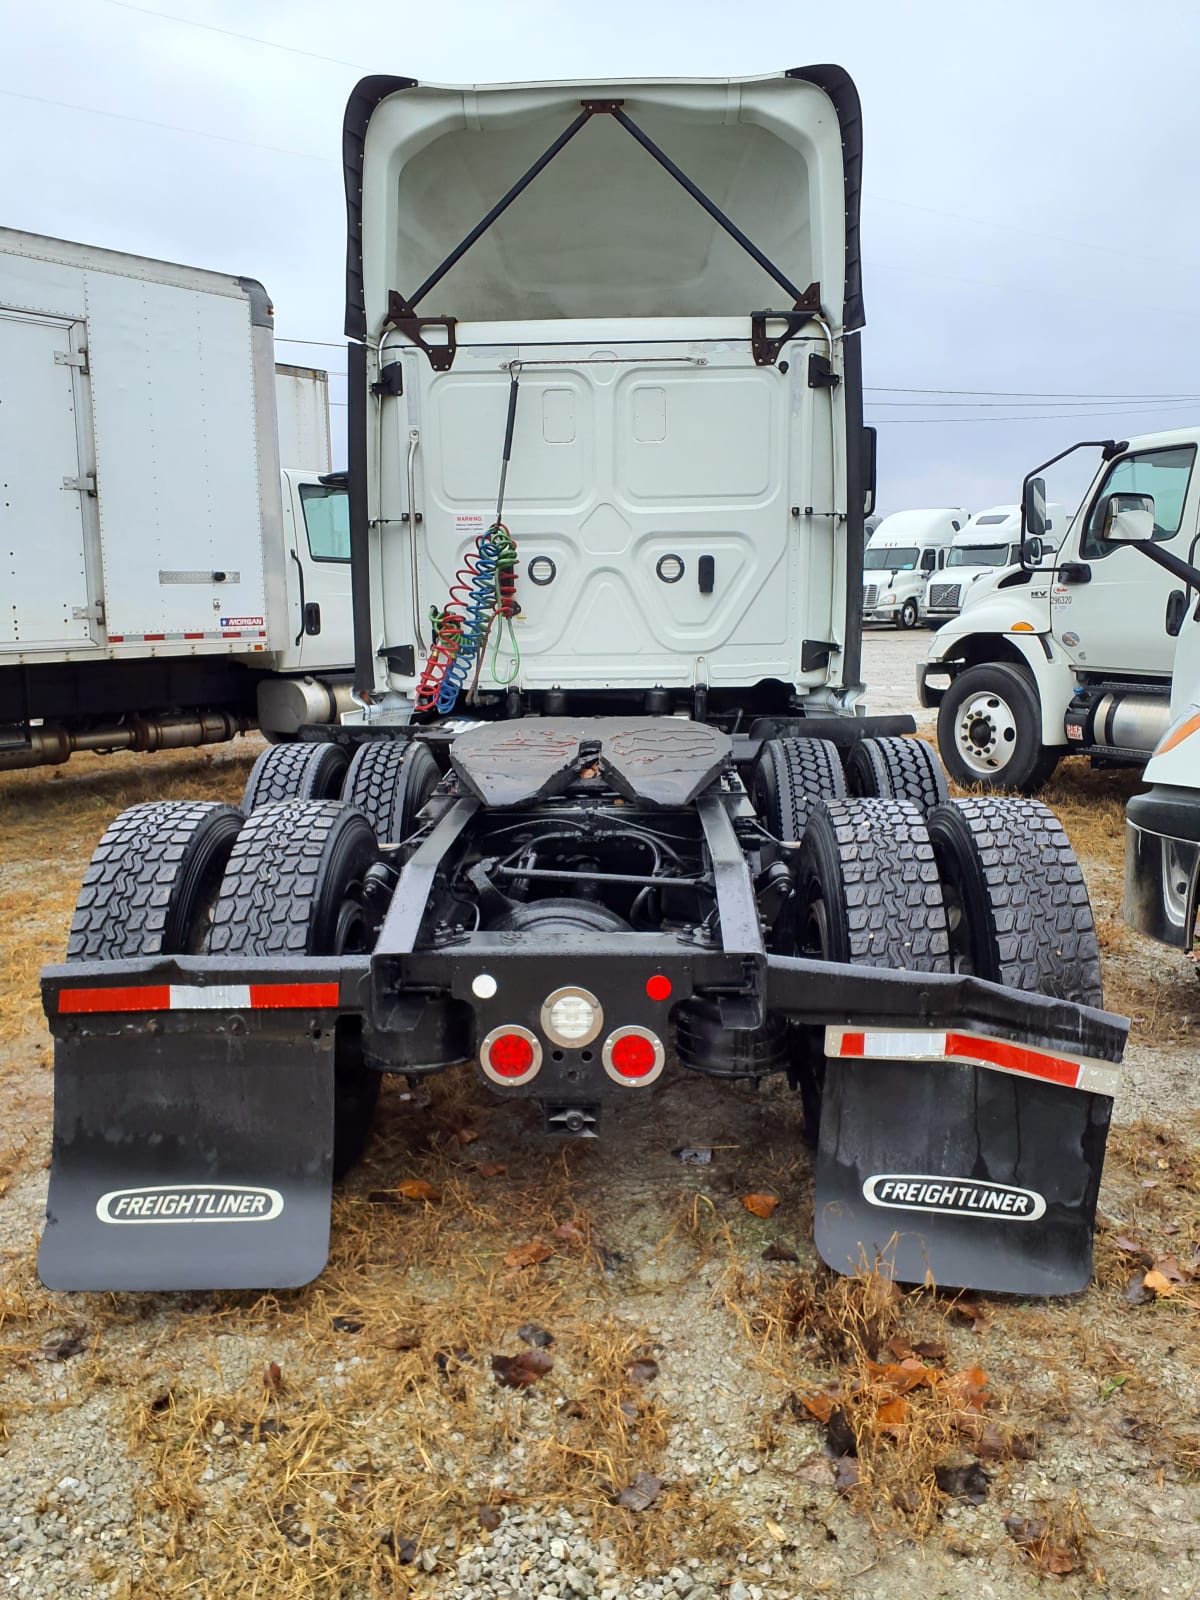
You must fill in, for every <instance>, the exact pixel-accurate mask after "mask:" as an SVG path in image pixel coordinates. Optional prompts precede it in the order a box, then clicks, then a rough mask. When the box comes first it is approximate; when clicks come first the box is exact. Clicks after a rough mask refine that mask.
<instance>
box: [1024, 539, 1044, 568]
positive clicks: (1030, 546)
mask: <svg viewBox="0 0 1200 1600" xmlns="http://www.w3.org/2000/svg"><path fill="white" fill-rule="evenodd" d="M1041 559H1042V541H1041V540H1040V539H1037V538H1034V539H1024V540H1022V542H1021V565H1022V566H1023V567H1036V566H1037V564H1038V562H1039V561H1040V560H1041Z"/></svg>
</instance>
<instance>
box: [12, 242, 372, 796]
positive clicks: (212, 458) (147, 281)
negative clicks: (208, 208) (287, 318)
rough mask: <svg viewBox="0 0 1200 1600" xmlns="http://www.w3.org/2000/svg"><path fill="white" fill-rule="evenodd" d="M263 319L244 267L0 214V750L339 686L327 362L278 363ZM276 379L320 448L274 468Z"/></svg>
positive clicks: (122, 730) (159, 739)
mask: <svg viewBox="0 0 1200 1600" xmlns="http://www.w3.org/2000/svg"><path fill="white" fill-rule="evenodd" d="M272 322H273V312H272V307H271V303H270V300H269V299H268V296H267V293H266V291H265V290H264V289H263V287H262V285H261V284H259V283H256V282H254V281H253V280H251V279H248V278H238V277H227V276H225V275H223V274H220V273H215V272H205V271H200V270H198V269H196V268H192V267H180V266H173V265H170V264H168V263H165V262H161V261H150V260H146V259H143V258H142V257H138V256H130V255H124V254H120V253H117V252H114V251H109V250H98V249H91V248H89V247H87V246H85V245H80V244H73V243H68V242H66V241H63V240H59V239H47V238H43V237H40V236H38V235H35V234H29V233H19V232H15V231H13V230H11V229H0V769H4V768H9V767H27V766H38V765H41V764H43V763H49V762H60V761H65V760H66V759H67V757H68V756H69V755H70V754H71V752H72V751H73V750H78V749H91V750H117V749H133V750H155V749H161V748H166V747H177V746H183V745H197V744H207V743H211V742H214V741H217V740H221V739H227V738H230V737H232V736H233V735H235V734H236V733H238V732H240V731H243V730H244V729H246V728H248V727H251V726H253V725H254V723H255V722H256V721H259V720H260V717H261V721H262V724H263V727H264V730H265V731H267V732H269V733H271V732H274V733H275V734H277V735H286V734H287V733H289V732H290V731H291V730H292V729H293V728H294V727H295V726H296V725H297V723H298V722H300V721H308V720H311V719H312V717H313V716H314V715H318V716H320V715H324V716H332V715H335V714H336V712H337V710H338V708H339V707H342V706H345V705H347V704H349V703H350V701H349V686H348V681H347V675H346V672H345V670H342V671H341V672H340V673H339V672H338V670H337V669H338V668H342V669H344V668H345V667H346V665H347V664H348V663H349V662H350V661H351V659H352V648H351V637H352V629H351V622H350V581H349V524H348V518H347V513H346V490H345V485H344V482H341V481H338V480H336V479H330V480H328V481H324V482H323V481H320V478H319V476H318V475H319V474H320V473H321V471H322V469H327V468H328V465H329V456H328V422H327V421H326V422H325V423H324V425H323V432H322V425H321V422H320V409H321V408H322V407H323V406H324V403H325V380H324V375H323V374H321V375H320V377H319V378H312V377H311V376H310V377H309V378H308V379H302V378H301V377H300V376H299V375H298V369H295V368H292V369H286V368H285V369H284V371H283V373H282V374H281V375H280V376H278V377H277V374H276V369H275V356H274V334H273V328H272ZM277 384H278V385H280V387H281V388H282V389H283V392H284V394H285V397H286V398H287V399H288V401H289V404H290V411H291V413H292V415H291V419H290V422H289V446H290V447H291V448H295V449H305V450H307V449H309V448H310V447H311V448H312V449H313V450H315V451H317V452H318V459H315V460H308V461H300V460H289V461H287V462H286V463H285V465H284V467H283V469H282V470H281V466H280V444H279V441H278V438H277V430H276V395H277ZM301 422H303V427H302V426H301V425H300V424H301ZM291 448H289V454H290V453H291Z"/></svg>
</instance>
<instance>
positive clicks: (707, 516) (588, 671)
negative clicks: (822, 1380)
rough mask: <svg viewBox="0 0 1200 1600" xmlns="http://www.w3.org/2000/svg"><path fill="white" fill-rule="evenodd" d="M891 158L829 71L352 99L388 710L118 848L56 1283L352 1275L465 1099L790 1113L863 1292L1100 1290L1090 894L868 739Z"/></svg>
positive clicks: (819, 1217)
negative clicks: (867, 412)
mask: <svg viewBox="0 0 1200 1600" xmlns="http://www.w3.org/2000/svg"><path fill="white" fill-rule="evenodd" d="M861 129H862V119H861V112H860V109H859V104H858V97H857V94H856V92H855V89H854V86H853V84H852V82H851V81H850V79H849V77H848V76H847V75H846V73H845V72H843V71H842V70H841V69H840V68H837V67H830V66H815V67H802V68H797V69H794V70H792V71H788V72H785V73H777V74H773V75H770V76H765V77H758V78H744V79H732V80H704V79H700V80H697V79H672V80H669V81H666V82H653V81H649V82H648V81H632V82H620V83H595V82H580V83H569V82H568V83H550V84H546V83H543V84H506V85H493V86H480V85H473V86H470V87H464V88H451V87H445V86H439V85H425V84H419V83H417V82H415V81H414V80H413V79H411V78H399V77H383V76H376V77H370V78H367V79H365V80H364V81H363V82H362V83H360V84H359V85H358V87H357V88H356V89H355V91H354V93H353V94H352V96H351V99H350V102H349V105H348V107H347V111H346V119H345V127H344V136H343V153H344V159H345V184H346V208H347V279H346V331H347V335H348V338H349V340H350V344H349V347H348V358H349V391H348V393H349V416H348V440H349V473H348V482H349V509H350V543H351V550H352V574H353V581H354V633H355V691H356V695H357V698H358V702H359V704H357V705H356V707H355V709H354V710H353V711H352V712H348V713H345V714H344V715H343V716H342V718H341V719H340V721H339V722H338V723H336V724H332V725H331V724H329V723H321V722H314V724H313V725H311V726H309V727H306V728H304V729H302V730H301V732H302V735H303V739H304V741H305V742H300V743H296V744H289V745H282V746H277V747H273V748H271V749H268V750H266V751H264V753H263V755H262V756H261V757H260V758H259V761H258V762H257V763H256V765H255V768H254V770H253V772H252V773H251V774H250V778H249V781H248V784H247V788H246V792H245V794H244V796H243V801H242V805H241V807H240V808H234V807H231V806H223V805H215V804H214V805H197V804H192V803H189V802H186V801H181V802H169V803H163V804H160V805H149V806H140V807H133V808H131V809H130V810H129V811H126V812H124V813H122V815H121V816H120V817H118V818H117V819H116V820H115V821H114V822H113V824H112V825H111V826H110V828H109V829H108V831H107V833H106V835H105V837H104V839H103V840H102V841H101V843H100V845H99V846H98V848H97V851H96V854H95V856H94V857H93V860H92V863H91V865H90V866H89V868H88V870H87V874H86V875H85V879H84V883H83V885H82V888H81V892H80V896H79V902H78V906H77V909H76V914H75V918H74V921H73V923H72V930H71V935H70V942H69V946H68V959H67V961H66V962H65V963H64V964H63V965H61V966H57V967H53V968H50V969H48V970H47V971H46V972H45V973H44V975H43V1000H44V1004H45V1008H46V1013H47V1017H48V1019H49V1024H50V1027H51V1030H52V1032H53V1033H54V1036H55V1134H54V1147H53V1157H52V1164H51V1174H50V1189H49V1198H48V1202H47V1223H46V1229H45V1232H44V1234H43V1238H42V1244H41V1251H40V1256H39V1270H40V1272H41V1274H42V1277H43V1279H44V1280H45V1281H46V1282H47V1283H48V1284H50V1285H52V1286H54V1287H58V1288H65V1289H84V1288H102V1289H109V1290H112V1289H163V1288H197V1287H201V1286H203V1287H217V1286H219V1287H235V1286H238V1287H252V1286H253V1287H260V1288H262V1287H272V1286H283V1285H295V1284H298V1283H301V1282H304V1281H306V1280H307V1279H309V1278H312V1277H313V1276H315V1275H316V1274H317V1273H319V1272H320V1271H321V1269H322V1266H323V1264H324V1261H325V1257H326V1252H327V1248H328V1239H329V1215H330V1187H331V1183H332V1180H333V1177H334V1174H335V1173H340V1172H342V1171H344V1170H346V1169H347V1168H348V1167H349V1166H350V1165H351V1164H352V1163H353V1162H354V1161H355V1160H356V1159H357V1157H358V1155H359V1153H360V1151H361V1150H362V1147H363V1144H364V1141H365V1140H366V1138H367V1136H368V1132H369V1128H370V1120H371V1114H372V1110H373V1107H374V1103H375V1099H376V1095H377V1092H378V1088H379V1081H380V1075H381V1074H382V1073H385V1072H392V1073H399V1074H402V1075H405V1076H407V1077H408V1078H409V1079H410V1080H416V1079H419V1078H422V1077H426V1076H429V1075H430V1074H433V1073H435V1072H441V1071H448V1070H473V1071H476V1072H478V1074H479V1078H480V1081H481V1083H482V1084H484V1085H485V1086H486V1087H487V1088H489V1089H490V1090H492V1091H493V1092H494V1093H495V1094H496V1095H497V1096H498V1097H500V1098H503V1099H509V1100H513V1099H518V1100H520V1099H525V1100H532V1101H533V1102H534V1103H535V1104H536V1105H537V1106H538V1108H539V1110H540V1113H541V1117H542V1120H543V1126H544V1128H545V1131H546V1132H547V1133H548V1134H553V1135H557V1136H561V1137H569V1138H594V1137H597V1136H603V1134H604V1118H605V1115H606V1108H608V1107H611V1106H612V1105H613V1103H614V1102H618V1103H619V1102H621V1101H625V1102H627V1103H628V1102H631V1101H632V1103H634V1104H637V1103H638V1102H640V1103H641V1105H642V1107H643V1111H644V1114H645V1115H646V1116H659V1117H661V1116H662V1115H664V1109H663V1104H662V1102H661V1101H660V1102H656V1098H655V1096H656V1085H658V1084H659V1083H660V1082H661V1081H662V1080H663V1079H664V1078H665V1077H666V1076H667V1075H670V1076H671V1077H674V1078H675V1079H676V1080H677V1081H678V1079H679V1078H680V1076H685V1075H688V1074H691V1075H694V1076H695V1077H697V1078H699V1077H705V1078H708V1079H709V1080H710V1081H712V1082H714V1083H716V1084H725V1085H727V1086H728V1085H731V1084H733V1083H735V1082H737V1081H739V1080H740V1081H743V1082H748V1083H753V1082H758V1081H760V1080H762V1079H764V1078H767V1077H769V1076H772V1075H776V1074H782V1075H784V1076H786V1077H787V1079H788V1080H789V1082H790V1083H791V1084H792V1085H793V1086H794V1087H796V1088H797V1089H798V1090H799V1093H800V1096H801V1099H802V1104H803V1109H804V1117H805V1122H806V1124H807V1130H808V1134H809V1137H810V1138H811V1139H812V1140H813V1142H814V1143H815V1144H817V1147H818V1150H817V1158H816V1197H815V1202H814V1213H815V1232H816V1239H817V1245H818V1248H819V1249H820V1251H821V1253H822V1255H823V1256H824V1258H825V1259H826V1260H827V1261H828V1262H829V1263H830V1264H831V1265H832V1266H834V1267H835V1268H836V1269H837V1270H839V1271H842V1272H856V1271H858V1270H860V1268H861V1266H862V1263H863V1262H864V1261H865V1262H868V1263H875V1262H878V1263H879V1265H880V1267H881V1269H882V1270H884V1271H890V1272H891V1273H893V1274H894V1275H895V1276H896V1277H897V1278H900V1279H903V1280H905V1281H916V1282H925V1281H928V1280H929V1279H930V1278H932V1279H933V1280H935V1281H936V1282H938V1283H939V1284H954V1285H970V1286H974V1287H979V1288H988V1289H997V1290H1011V1291H1014V1292H1018V1293H1023V1294H1026V1293H1054V1294H1059V1293H1064V1292H1068V1291H1069V1290H1071V1289H1076V1288H1080V1287H1082V1286H1083V1284H1084V1283H1085V1282H1086V1281H1087V1278H1088V1275H1089V1271H1090V1259H1091V1238H1092V1227H1093V1220H1094V1214H1095V1205H1096V1196H1097V1192H1098V1185H1099V1181H1100V1174H1101V1168H1102V1164H1103V1154H1104V1142H1105V1131H1106V1128H1107V1124H1108V1119H1109V1114H1110V1111H1111V1105H1112V1100H1111V1096H1112V1093H1113V1089H1114V1086H1115V1083H1116V1079H1117V1071H1118V1064H1119V1061H1120V1058H1121V1053H1122V1047H1123V1040H1124V1035H1125V1026H1126V1025H1125V1024H1124V1022H1123V1021H1122V1020H1121V1019H1118V1018H1115V1017H1112V1016H1110V1015H1108V1014H1107V1013H1105V1012H1102V1011H1101V1010H1099V1009H1098V1007H1099V1005H1100V1002H1101V989H1100V965H1099V950H1098V946H1097V942H1096V935H1095V929H1094V927H1093V924H1092V917H1091V911H1090V908H1089V906H1088V900H1087V893H1086V890H1085V888H1084V885H1083V881H1082V878H1081V876H1080V872H1079V868H1078V864H1077V863H1076V862H1075V859H1074V857H1073V855H1072V853H1071V849H1070V845H1069V843H1068V842H1067V839H1066V836H1065V834H1064V832H1063V830H1062V827H1061V825H1060V824H1059V823H1058V822H1057V821H1056V819H1055V818H1054V817H1053V816H1052V815H1051V813H1050V812H1049V811H1047V810H1046V808H1045V807H1044V806H1041V805H1039V804H1038V803H1037V802H1033V801H1021V802H1016V803H1014V802H1011V801H1008V800H1003V799H997V798H995V797H986V798H983V799H979V798H974V799H969V800H963V801H951V800H949V799H948V796H947V790H946V783H945V778H944V775H943V773H942V770H941V768H940V766H939V765H938V763H937V760H936V756H935V754H934V752H933V751H932V749H931V748H930V747H929V746H928V745H926V744H923V743H922V742H921V741H919V740H917V739H915V738H909V737H906V736H900V735H899V727H900V726H903V727H906V728H907V729H909V730H911V729H912V722H911V719H903V721H902V722H900V723H898V722H897V721H895V720H893V721H890V722H889V721H888V720H887V719H879V718H876V719H872V718H868V717H866V716H865V715H863V714H862V685H861V681H860V671H859V666H860V652H859V646H860V627H861V603H862V551H863V542H862V530H863V518H864V513H865V512H866V511H867V510H868V509H869V507H870V503H871V498H872V463H873V449H872V444H873V440H872V436H871V435H870V434H869V433H868V432H867V431H866V430H864V428H863V423H862V386H861V370H862V369H861V356H860V349H859V338H860V333H859V330H860V329H861V327H862V325H863V306H862V296H861V284H860V263H859V253H858V238H859V233H858V213H859V185H860V170H861ZM564 240H566V241H569V242H570V247H569V248H562V247H561V246H562V241H564ZM435 290H436V299H434V298H433V296H434V291H435ZM426 302H428V304H427V305H426ZM435 312H436V314H435ZM997 852H998V853H999V855H1000V857H1001V859H1002V861H1003V863H1004V870H1003V871H1002V872H1000V873H997V872H995V871H994V870H993V868H992V864H993V862H994V859H995V856H996V854H997ZM116 883H119V884H121V885H122V888H123V892H124V895H125V896H126V897H127V896H128V895H129V894H131V893H136V892H137V891H138V889H139V887H140V886H141V885H143V884H148V883H153V885H154V896H155V898H154V904H155V906H156V908H158V914H157V915H156V916H155V918H154V919H153V920H152V921H145V922H134V921H130V919H128V918H122V917H121V915H120V914H119V907H118V905H117V904H116V902H117V901H119V900H120V899H121V898H122V897H121V896H115V895H114V894H113V893H112V886H113V885H114V884H116ZM1030 908H1035V910H1036V915H1032V916H1031V915H1030V914H1029V913H1030ZM1014 922H1015V924H1016V925H1017V926H1018V927H1019V929H1020V935H1019V937H1017V938H1014V937H1013V933H1012V929H1013V926H1014ZM197 952H199V953H197ZM611 1159H615V1160H616V1159H620V1157H619V1152H617V1153H615V1154H614V1155H613V1157H612V1158H611ZM173 1223H174V1224H178V1223H186V1224H187V1225H186V1226H183V1227H180V1226H172V1224H173Z"/></svg>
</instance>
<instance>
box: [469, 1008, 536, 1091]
mask: <svg viewBox="0 0 1200 1600" xmlns="http://www.w3.org/2000/svg"><path fill="white" fill-rule="evenodd" d="M479 1064H480V1066H481V1067H482V1068H483V1070H484V1072H485V1073H486V1074H487V1076H488V1077H489V1078H490V1079H491V1080H492V1082H493V1083H503V1084H507V1085H509V1086H510V1087H512V1086H515V1085H517V1084H522V1083H528V1082H529V1080H530V1078H532V1077H533V1076H534V1075H535V1074H536V1072H537V1070H538V1068H539V1067H540V1066H541V1064H542V1047H541V1044H540V1043H539V1042H538V1037H537V1035H536V1034H535V1033H530V1031H529V1029H528V1028H522V1027H520V1026H519V1024H517V1023H515V1022H506V1023H504V1024H503V1026H502V1027H499V1028H493V1029H492V1031H491V1033H489V1034H488V1036H487V1038H486V1039H484V1041H483V1043H482V1044H481V1045H480V1046H479Z"/></svg>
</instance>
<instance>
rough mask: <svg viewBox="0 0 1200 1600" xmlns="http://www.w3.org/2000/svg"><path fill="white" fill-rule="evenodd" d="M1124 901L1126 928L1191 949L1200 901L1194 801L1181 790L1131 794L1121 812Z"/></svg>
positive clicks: (1199, 811) (1198, 806) (1199, 808)
mask: <svg viewBox="0 0 1200 1600" xmlns="http://www.w3.org/2000/svg"><path fill="white" fill-rule="evenodd" d="M1125 818H1126V820H1125V896H1124V903H1123V905H1122V908H1121V909H1122V912H1123V915H1124V917H1125V920H1126V922H1128V923H1129V925H1130V927H1132V928H1136V929H1137V930H1138V932H1139V933H1144V934H1145V935H1146V936H1147V937H1148V938H1151V939H1156V940H1158V942H1159V943H1160V944H1165V945H1170V946H1172V947H1173V948H1174V949H1176V950H1191V948H1192V945H1193V942H1194V938H1195V930H1196V915H1197V900H1198V898H1200V800H1198V799H1197V797H1196V796H1195V794H1193V793H1192V792H1191V791H1189V790H1186V789H1159V788H1155V789H1151V790H1150V792H1149V793H1148V794H1139V795H1135V796H1134V797H1133V799H1132V800H1130V802H1129V804H1128V806H1127V807H1126V812H1125Z"/></svg>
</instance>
